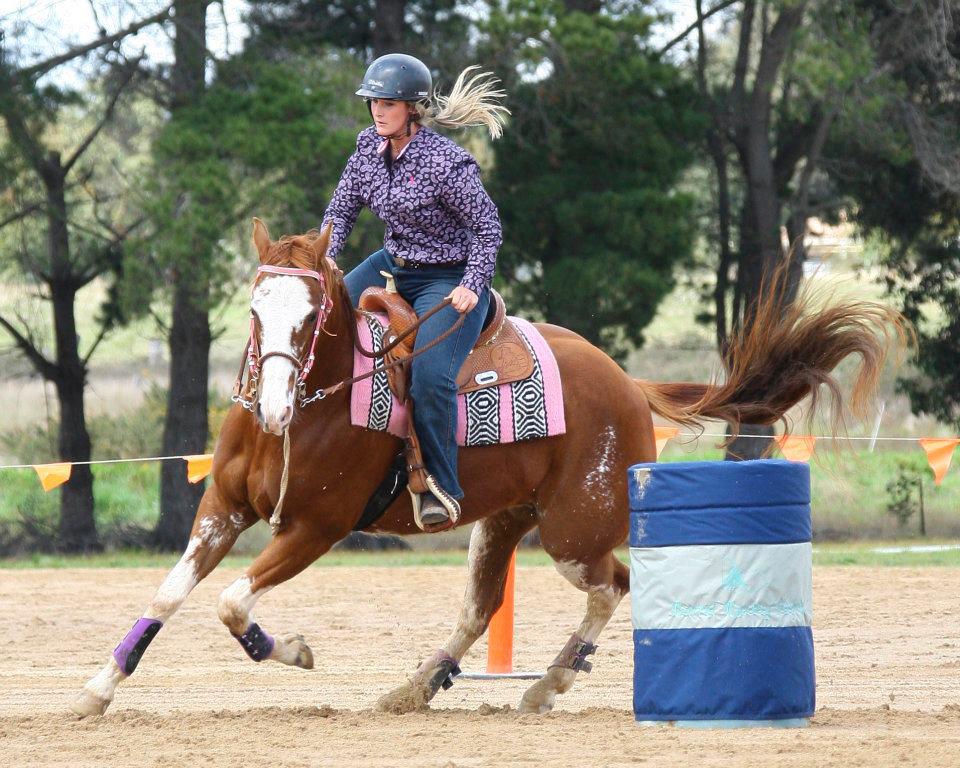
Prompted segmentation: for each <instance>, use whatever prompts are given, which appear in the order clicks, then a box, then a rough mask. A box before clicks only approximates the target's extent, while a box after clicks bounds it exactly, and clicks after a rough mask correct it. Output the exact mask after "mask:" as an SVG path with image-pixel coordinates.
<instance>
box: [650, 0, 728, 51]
mask: <svg viewBox="0 0 960 768" xmlns="http://www.w3.org/2000/svg"><path fill="white" fill-rule="evenodd" d="M739 2H740V0H721V2H720V3H718V4H717V5H715V6H714V7H713V8H711V9H710V10H708V11H706V12H704V14H703V15H702V16H701V17H699V18H698V19H697V20H696V21H694V22H693V23H691V24H690V26H688V27H687V28H686V29H685V30H683V32H681V33H680V34H679V35H677V36H676V37H674V38H673V39H672V40H670V42H668V43H667V44H666V45H664V46H663V47H662V48H661V49H660V50H659V51H657V55H658V56H663V54H665V53H666V52H667V51H669V50H670V49H671V48H673V47H674V46H676V45H678V44H679V43H682V42H683V41H684V39H685V38H686V36H687V35H689V34H690V33H691V32H693V31H694V30H695V29H697V27H698V26H700V25H702V24H703V22H704V21H705V20H707V19H709V18H710V17H711V16H713V15H714V14H715V13H720V11H723V10H725V9H727V8H729V7H730V6H731V5H736V4H737V3H739Z"/></svg>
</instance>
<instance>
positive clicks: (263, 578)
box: [217, 524, 338, 669]
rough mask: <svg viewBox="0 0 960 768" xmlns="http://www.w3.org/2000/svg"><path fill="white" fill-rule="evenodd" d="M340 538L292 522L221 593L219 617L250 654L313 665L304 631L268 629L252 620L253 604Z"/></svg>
mask: <svg viewBox="0 0 960 768" xmlns="http://www.w3.org/2000/svg"><path fill="white" fill-rule="evenodd" d="M337 540H338V537H332V538H331V537H330V536H328V535H324V533H323V532H321V531H317V530H315V528H314V527H311V526H308V525H305V524H301V525H299V526H298V525H296V524H291V527H290V528H288V529H284V530H282V531H281V532H280V533H279V534H277V536H276V537H274V538H273V539H272V540H271V541H270V543H269V544H267V546H266V547H265V548H264V550H263V551H262V552H261V553H260V555H259V556H258V557H257V559H256V560H254V561H253V563H251V565H250V567H249V568H248V569H247V572H246V573H245V574H244V575H243V576H241V577H240V578H239V579H237V580H236V581H234V582H233V583H232V584H231V585H230V586H229V587H227V588H226V589H225V590H224V591H223V592H222V593H221V595H220V601H219V603H218V605H217V613H218V614H219V616H220V620H221V621H222V622H223V623H224V624H225V625H226V627H227V629H229V630H230V633H231V634H232V635H233V636H234V637H235V638H237V640H238V641H239V642H240V645H241V646H242V647H243V650H244V651H246V653H247V655H248V656H249V657H250V658H251V659H253V660H254V661H264V660H265V659H272V660H273V661H279V662H280V663H281V664H287V665H289V666H293V667H302V668H303V669H312V668H313V652H312V651H311V650H310V646H308V645H307V644H306V642H305V641H304V639H303V636H302V635H297V634H288V635H280V636H277V637H274V636H272V635H270V634H268V633H267V632H265V631H264V630H263V629H261V628H260V625H259V624H257V623H256V622H255V621H254V620H253V607H254V605H256V602H257V600H259V599H260V598H261V597H262V596H263V595H265V594H266V593H267V592H269V591H270V590H271V589H273V588H274V587H275V586H276V585H277V584H281V583H283V582H284V581H287V579H291V578H293V577H294V576H296V575H297V574H298V573H300V571H302V570H303V569H304V568H306V567H307V566H308V565H310V563H312V562H313V561H314V560H316V559H317V558H318V557H320V555H322V554H323V553H324V552H326V551H327V550H328V549H330V547H331V546H332V545H333V544H334V542H336V541H337Z"/></svg>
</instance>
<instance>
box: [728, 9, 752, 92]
mask: <svg viewBox="0 0 960 768" xmlns="http://www.w3.org/2000/svg"><path fill="white" fill-rule="evenodd" d="M755 11H756V3H755V1H754V0H746V1H745V2H744V4H743V10H742V11H741V12H740V36H739V43H738V44H737V61H736V64H734V67H733V89H732V90H733V98H734V101H735V102H736V103H742V101H743V94H744V89H745V87H746V82H747V67H748V65H749V63H750V40H751V37H752V36H753V15H754V12H755Z"/></svg>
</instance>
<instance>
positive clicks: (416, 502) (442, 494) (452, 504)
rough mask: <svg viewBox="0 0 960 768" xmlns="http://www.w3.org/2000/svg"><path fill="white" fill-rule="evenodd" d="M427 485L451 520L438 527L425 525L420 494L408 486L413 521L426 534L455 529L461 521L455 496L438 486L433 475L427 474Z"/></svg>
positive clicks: (439, 524)
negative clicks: (421, 515) (421, 513)
mask: <svg viewBox="0 0 960 768" xmlns="http://www.w3.org/2000/svg"><path fill="white" fill-rule="evenodd" d="M426 484H427V488H428V489H429V491H430V493H432V494H433V495H434V496H436V497H437V500H438V501H439V502H440V503H441V504H442V505H443V508H444V509H445V510H447V515H448V516H449V518H448V519H447V520H445V521H444V522H442V523H438V524H437V525H424V523H423V519H422V518H421V517H420V494H419V493H416V492H415V491H412V490H410V486H407V490H408V491H410V500H411V503H412V504H413V521H414V522H415V523H416V524H417V528H419V529H420V530H421V531H423V532H424V533H437V532H439V531H445V530H447V529H448V528H453V527H454V526H455V525H456V524H457V523H458V522H459V521H460V504H459V503H458V502H457V500H456V499H455V498H453V496H451V495H450V494H449V493H447V492H446V491H445V490H443V488H441V487H440V486H439V485H438V484H437V481H436V480H435V479H434V477H433V475H430V474H427V476H426Z"/></svg>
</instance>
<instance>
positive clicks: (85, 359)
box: [83, 324, 110, 368]
mask: <svg viewBox="0 0 960 768" xmlns="http://www.w3.org/2000/svg"><path fill="white" fill-rule="evenodd" d="M109 332H110V329H109V328H108V327H107V326H106V324H103V325H101V326H100V330H99V332H98V333H97V338H95V339H94V340H93V344H91V345H90V349H88V350H87V354H85V355H84V356H83V367H84V368H86V367H87V364H88V363H89V362H90V358H91V357H93V353H94V352H96V351H97V347H99V346H100V342H101V341H103V339H104V338H105V337H106V335H107V334H108V333H109Z"/></svg>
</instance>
